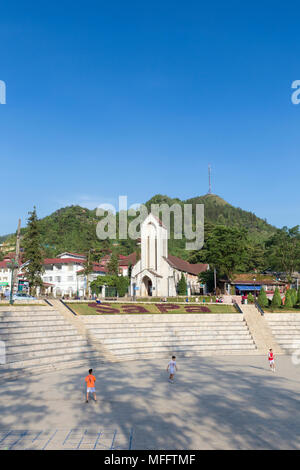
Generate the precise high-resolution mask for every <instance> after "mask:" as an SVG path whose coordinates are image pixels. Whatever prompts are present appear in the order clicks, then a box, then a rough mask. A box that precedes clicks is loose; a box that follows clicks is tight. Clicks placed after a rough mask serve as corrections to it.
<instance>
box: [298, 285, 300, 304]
mask: <svg viewBox="0 0 300 470" xmlns="http://www.w3.org/2000/svg"><path fill="white" fill-rule="evenodd" d="M297 304H299V305H300V287H299V288H298V294H297Z"/></svg>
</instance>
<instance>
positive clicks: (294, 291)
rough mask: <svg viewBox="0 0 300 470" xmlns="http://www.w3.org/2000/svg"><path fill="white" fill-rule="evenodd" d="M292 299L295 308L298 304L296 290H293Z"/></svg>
mask: <svg viewBox="0 0 300 470" xmlns="http://www.w3.org/2000/svg"><path fill="white" fill-rule="evenodd" d="M291 298H292V301H293V307H294V306H295V305H296V304H297V291H296V289H291Z"/></svg>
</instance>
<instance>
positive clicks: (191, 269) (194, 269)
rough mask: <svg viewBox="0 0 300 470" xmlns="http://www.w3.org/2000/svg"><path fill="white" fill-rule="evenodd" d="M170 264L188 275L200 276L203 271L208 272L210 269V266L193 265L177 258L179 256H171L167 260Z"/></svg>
mask: <svg viewBox="0 0 300 470" xmlns="http://www.w3.org/2000/svg"><path fill="white" fill-rule="evenodd" d="M165 259H166V260H167V261H168V263H169V264H170V265H171V266H172V267H174V268H176V269H178V270H179V271H184V272H186V273H188V274H195V275H198V274H199V273H202V272H203V271H207V269H208V264H203V263H196V264H191V263H189V262H188V261H185V260H183V259H181V258H177V256H173V255H169V256H168V258H165Z"/></svg>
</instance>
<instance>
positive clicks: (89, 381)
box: [85, 369, 97, 403]
mask: <svg viewBox="0 0 300 470" xmlns="http://www.w3.org/2000/svg"><path fill="white" fill-rule="evenodd" d="M85 382H86V387H87V388H86V403H88V402H89V394H90V393H92V394H93V395H94V400H95V401H97V397H96V390H95V382H96V377H95V376H94V375H93V369H90V370H89V375H87V376H86V378H85Z"/></svg>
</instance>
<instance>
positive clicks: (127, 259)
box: [119, 252, 136, 266]
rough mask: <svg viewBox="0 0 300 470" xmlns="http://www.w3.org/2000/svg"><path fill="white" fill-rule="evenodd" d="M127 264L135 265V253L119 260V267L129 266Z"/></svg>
mask: <svg viewBox="0 0 300 470" xmlns="http://www.w3.org/2000/svg"><path fill="white" fill-rule="evenodd" d="M129 264H132V265H135V264H136V252H134V253H131V254H130V255H128V256H124V257H123V258H122V259H119V266H129Z"/></svg>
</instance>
